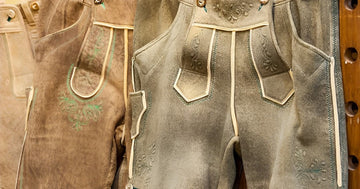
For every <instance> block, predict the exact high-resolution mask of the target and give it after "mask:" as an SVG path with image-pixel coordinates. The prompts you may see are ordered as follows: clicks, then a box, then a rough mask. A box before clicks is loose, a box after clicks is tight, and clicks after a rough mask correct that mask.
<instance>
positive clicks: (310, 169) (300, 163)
mask: <svg viewBox="0 0 360 189" xmlns="http://www.w3.org/2000/svg"><path fill="white" fill-rule="evenodd" d="M306 159H307V157H306V151H305V150H302V149H300V148H298V147H296V148H295V160H296V161H295V165H294V167H295V169H296V178H298V179H299V181H300V184H301V185H302V186H306V185H307V184H309V182H316V183H317V184H320V183H321V182H323V181H326V172H327V170H326V163H325V162H324V161H320V160H318V159H313V160H312V161H311V163H306Z"/></svg>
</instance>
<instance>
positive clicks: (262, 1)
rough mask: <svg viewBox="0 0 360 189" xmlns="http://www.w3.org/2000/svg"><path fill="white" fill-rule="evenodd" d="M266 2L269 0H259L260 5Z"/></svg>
mask: <svg viewBox="0 0 360 189" xmlns="http://www.w3.org/2000/svg"><path fill="white" fill-rule="evenodd" d="M268 2H269V0H260V3H261V4H262V5H266V4H267V3H268Z"/></svg>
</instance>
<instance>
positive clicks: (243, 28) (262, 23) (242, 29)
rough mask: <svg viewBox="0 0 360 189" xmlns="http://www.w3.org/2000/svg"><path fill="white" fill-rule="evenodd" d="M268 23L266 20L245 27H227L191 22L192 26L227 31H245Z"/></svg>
mask: <svg viewBox="0 0 360 189" xmlns="http://www.w3.org/2000/svg"><path fill="white" fill-rule="evenodd" d="M268 25H269V22H267V21H265V22H260V23H257V24H252V25H249V26H245V27H240V28H229V27H223V26H216V25H212V24H201V23H193V24H192V26H196V27H200V28H210V29H216V30H222V31H229V32H235V31H247V30H250V29H254V28H258V27H262V26H268Z"/></svg>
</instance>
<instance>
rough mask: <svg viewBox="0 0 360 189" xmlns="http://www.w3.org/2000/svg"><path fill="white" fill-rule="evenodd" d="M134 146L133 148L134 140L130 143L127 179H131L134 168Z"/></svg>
mask: <svg viewBox="0 0 360 189" xmlns="http://www.w3.org/2000/svg"><path fill="white" fill-rule="evenodd" d="M134 146H135V139H133V140H132V142H131V153H130V162H129V178H130V179H131V178H132V177H133V166H134Z"/></svg>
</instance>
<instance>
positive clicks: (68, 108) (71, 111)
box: [59, 94, 102, 131]
mask: <svg viewBox="0 0 360 189" xmlns="http://www.w3.org/2000/svg"><path fill="white" fill-rule="evenodd" d="M59 101H60V106H61V110H62V111H63V112H66V113H68V115H67V117H68V120H69V121H70V122H71V123H72V126H73V128H74V129H75V130H77V131H79V130H81V127H82V126H85V125H87V124H89V121H97V120H98V118H99V116H100V113H101V112H102V106H101V103H100V104H99V105H94V104H87V103H85V102H82V103H80V102H78V101H76V100H74V99H71V98H69V97H67V96H66V95H65V94H63V95H62V96H60V97H59Z"/></svg>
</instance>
